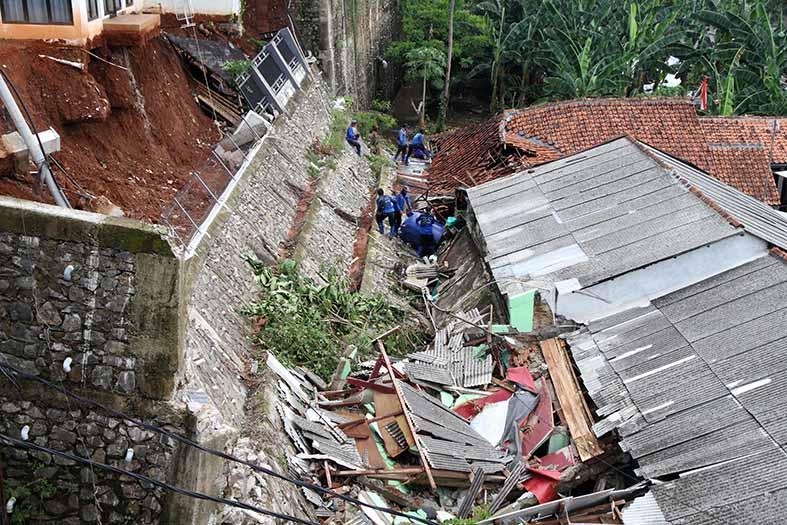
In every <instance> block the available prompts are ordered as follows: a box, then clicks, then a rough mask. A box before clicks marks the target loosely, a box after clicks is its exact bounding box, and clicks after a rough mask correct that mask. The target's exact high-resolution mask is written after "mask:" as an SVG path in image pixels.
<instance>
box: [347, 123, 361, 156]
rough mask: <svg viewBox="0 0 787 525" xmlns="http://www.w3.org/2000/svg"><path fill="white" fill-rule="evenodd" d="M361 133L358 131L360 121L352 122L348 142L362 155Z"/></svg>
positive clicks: (348, 130)
mask: <svg viewBox="0 0 787 525" xmlns="http://www.w3.org/2000/svg"><path fill="white" fill-rule="evenodd" d="M360 141H361V134H360V133H358V123H357V122H356V121H354V120H353V121H352V122H350V127H349V128H347V144H349V145H350V146H352V147H353V148H355V152H356V153H357V154H358V156H359V157H360V156H361V142H360Z"/></svg>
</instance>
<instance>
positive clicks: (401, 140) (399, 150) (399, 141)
mask: <svg viewBox="0 0 787 525" xmlns="http://www.w3.org/2000/svg"><path fill="white" fill-rule="evenodd" d="M407 148H408V140H407V124H402V127H401V128H399V133H398V134H397V136H396V155H394V158H393V160H394V162H396V159H397V158H399V155H401V156H402V161H403V162H404V164H405V166H406V165H407Z"/></svg>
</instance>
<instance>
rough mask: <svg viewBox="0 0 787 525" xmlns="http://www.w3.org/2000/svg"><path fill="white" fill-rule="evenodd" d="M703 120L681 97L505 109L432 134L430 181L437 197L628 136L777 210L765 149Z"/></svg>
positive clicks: (579, 101)
mask: <svg viewBox="0 0 787 525" xmlns="http://www.w3.org/2000/svg"><path fill="white" fill-rule="evenodd" d="M705 120H711V119H700V118H699V117H698V116H697V112H696V109H695V107H694V106H693V105H692V104H691V103H690V102H689V101H687V100H686V99H681V98H612V99H604V98H600V99H581V100H571V101H565V102H556V103H550V104H544V105H540V106H532V107H529V108H526V109H520V110H508V111H505V112H503V113H502V114H501V115H497V116H495V117H493V118H491V119H489V120H488V121H487V122H485V123H482V124H479V125H477V126H473V127H470V128H464V129H460V130H457V131H455V132H450V133H444V134H441V135H438V136H436V137H435V143H436V144H437V155H436V156H435V159H434V162H433V165H432V167H431V169H430V174H429V176H430V182H431V185H432V188H433V190H434V191H437V192H442V193H450V192H451V191H453V189H454V188H456V187H458V186H462V185H470V183H472V182H473V181H475V183H481V182H486V181H489V180H493V179H495V178H498V177H500V176H505V175H509V174H511V173H514V172H516V171H517V170H518V169H521V168H522V167H532V166H537V165H540V164H543V163H545V162H550V161H553V160H556V159H559V158H562V157H565V156H567V155H572V154H574V153H576V152H578V151H582V150H584V149H587V148H589V147H591V146H593V145H595V144H599V143H601V142H604V141H607V140H610V139H611V138H614V137H616V136H619V135H621V134H629V135H631V136H633V137H635V138H636V139H638V140H642V141H643V142H646V143H648V144H651V145H653V146H655V147H657V148H659V149H662V150H664V151H666V152H668V153H670V154H672V155H675V156H677V157H680V158H682V159H684V160H686V161H688V162H690V163H691V164H693V165H695V166H697V167H699V168H700V169H702V170H705V171H707V172H708V173H711V174H712V175H714V176H715V177H716V178H718V179H719V180H721V181H723V182H726V183H729V184H732V185H734V186H735V187H737V188H738V189H740V190H741V191H743V192H745V193H747V194H749V195H751V196H753V197H756V198H758V199H760V200H762V201H763V202H766V203H768V204H778V203H779V195H778V191H777V189H776V185H775V183H774V180H773V176H772V174H771V170H770V164H771V163H770V162H769V156H768V154H767V151H766V149H765V148H764V147H763V146H762V145H761V144H760V143H757V142H748V143H746V146H745V147H740V144H738V143H735V144H731V143H730V142H728V141H726V140H723V138H722V137H715V136H713V135H712V133H714V132H715V131H716V128H717V127H718V126H711V125H704V124H703V122H702V121H705ZM752 140H753V139H752ZM786 143H787V141H786ZM459 145H461V146H462V147H461V148H460V147H458V146H459ZM785 151H787V148H785ZM785 158H786V159H787V154H785ZM457 179H459V180H457Z"/></svg>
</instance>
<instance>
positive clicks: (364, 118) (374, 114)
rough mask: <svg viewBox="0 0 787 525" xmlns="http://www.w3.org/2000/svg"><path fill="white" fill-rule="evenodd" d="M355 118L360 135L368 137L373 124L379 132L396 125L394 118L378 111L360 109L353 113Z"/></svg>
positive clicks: (382, 132)
mask: <svg viewBox="0 0 787 525" xmlns="http://www.w3.org/2000/svg"><path fill="white" fill-rule="evenodd" d="M355 120H357V121H358V131H360V132H361V136H362V137H368V136H369V135H370V134H371V132H372V130H373V129H374V128H375V126H376V127H377V130H378V131H379V132H380V133H381V134H384V133H385V132H386V131H389V130H391V129H394V128H395V127H396V119H395V118H393V117H392V116H391V115H386V114H385V113H380V112H379V111H361V112H359V113H356V114H355Z"/></svg>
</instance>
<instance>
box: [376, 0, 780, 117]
mask: <svg viewBox="0 0 787 525" xmlns="http://www.w3.org/2000/svg"><path fill="white" fill-rule="evenodd" d="M403 10H404V11H403V17H404V20H403V34H402V39H401V40H400V41H398V42H396V43H395V44H394V45H392V46H391V48H390V49H389V51H388V58H389V59H390V60H392V61H393V62H394V63H395V64H398V65H399V66H401V67H402V68H403V69H404V71H405V73H406V74H407V75H408V78H410V79H412V80H416V79H417V80H420V82H422V84H423V86H424V89H423V92H424V93H426V95H425V96H424V99H427V100H426V103H425V104H424V106H427V105H428V107H429V110H430V111H431V112H435V113H438V115H440V116H442V115H443V114H444V111H445V107H444V106H445V104H446V101H447V99H448V96H449V92H453V93H467V92H473V93H476V94H484V95H486V96H487V97H488V101H489V106H490V110H491V111H498V110H500V109H502V108H505V107H514V106H523V105H528V104H532V103H535V102H541V101H548V100H561V99H569V98H577V97H594V96H645V95H650V94H657V95H658V94H681V95H687V94H691V93H693V92H697V91H698V90H699V87H700V85H701V84H702V81H703V78H705V77H706V78H707V85H708V103H709V104H708V112H709V113H714V114H733V113H735V114H737V113H760V114H783V113H785V110H787V92H785V85H786V82H787V77H786V76H785V69H787V31H786V28H785V18H784V16H785V13H784V6H783V3H782V2H778V1H775V0H744V1H735V0H404V1H403ZM449 35H450V36H451V38H449ZM446 56H450V57H451V58H450V66H451V67H450V68H448V67H446V66H447V65H448V63H446V62H445V58H444V57H446ZM441 57H442V61H441V60H440V58H441ZM416 58H418V59H417V60H416ZM425 62H426V64H425ZM422 73H424V74H422ZM446 79H448V80H449V85H448V86H447V89H446ZM668 79H679V80H680V87H678V88H676V87H675V83H676V82H674V80H673V82H672V84H671V85H667V84H666V80H668ZM427 85H428V86H429V88H430V89H429V90H427V89H426V87H425V86H427ZM441 88H443V89H442V93H441V92H440V89H441ZM441 104H442V105H443V107H442V111H439V110H438V108H440V106H441ZM422 109H423V108H422Z"/></svg>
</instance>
